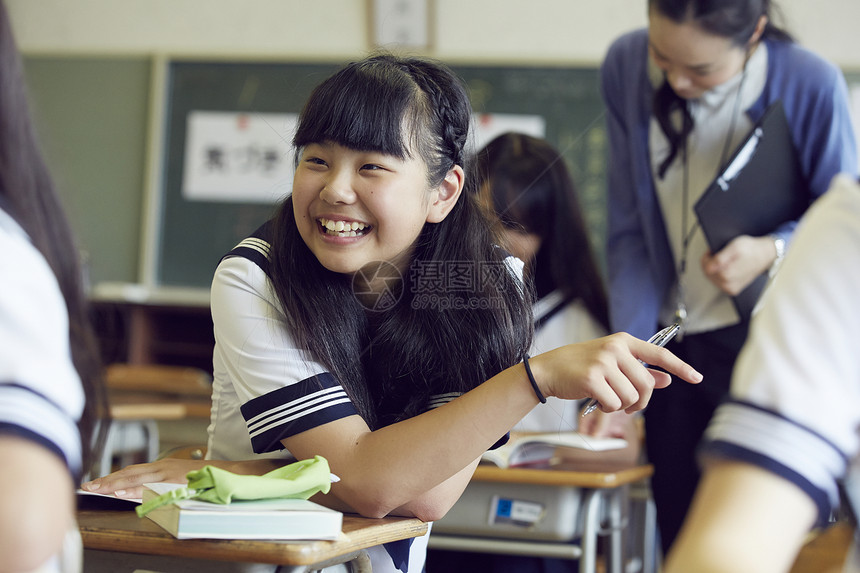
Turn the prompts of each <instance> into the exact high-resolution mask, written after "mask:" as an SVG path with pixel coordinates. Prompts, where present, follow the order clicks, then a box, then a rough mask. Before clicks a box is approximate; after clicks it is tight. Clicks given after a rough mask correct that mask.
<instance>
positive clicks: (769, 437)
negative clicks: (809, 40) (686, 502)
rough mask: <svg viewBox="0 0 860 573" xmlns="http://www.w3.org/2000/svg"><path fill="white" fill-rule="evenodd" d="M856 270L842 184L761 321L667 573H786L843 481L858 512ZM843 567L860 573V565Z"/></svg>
mask: <svg viewBox="0 0 860 573" xmlns="http://www.w3.org/2000/svg"><path fill="white" fill-rule="evenodd" d="M857 261H860V185H858V184H857V181H856V180H854V179H852V178H848V177H839V178H837V179H835V180H834V183H833V187H832V189H831V191H829V192H828V193H827V195H826V196H825V197H823V198H821V199H820V200H819V201H817V202H816V203H815V204H814V205H813V206H812V207H811V208H810V209H809V212H808V213H807V215H806V216H805V217H804V218H803V219H802V220H801V223H800V226H799V227H798V229H797V233H796V237H795V240H794V243H793V245H792V248H791V251H790V252H789V254H788V255H787V256H786V258H785V262H784V264H783V267H782V269H781V270H780V272H779V274H778V275H777V276H776V278H775V279H774V281H773V283H772V284H771V285H770V286H769V287H768V289H767V290H766V291H765V293H764V295H763V300H762V302H761V307H760V310H759V311H758V312H757V313H756V315H755V316H754V317H753V320H752V325H751V327H750V335H749V340H748V341H747V344H746V346H745V347H744V349H743V351H742V352H741V355H740V357H739V358H738V364H737V369H736V370H735V373H734V376H733V378H732V388H731V400H730V401H729V402H727V403H726V404H724V405H722V406H720V407H719V409H718V410H717V412H716V414H715V415H714V418H713V420H712V421H711V424H710V426H709V427H708V430H707V432H706V434H705V442H704V445H703V451H702V460H703V462H704V463H705V465H704V474H703V476H702V483H701V485H700V486H699V490H698V492H697V493H696V499H695V502H694V504H693V506H692V508H691V510H690V515H689V517H688V519H687V521H686V523H685V524H684V528H683V530H682V532H681V535H680V536H679V538H678V541H677V543H676V544H675V546H674V547H673V549H672V553H671V554H670V557H669V560H668V562H667V573H668V572H669V571H671V572H672V573H675V572H686V571H702V572H717V571H720V572H726V573H728V572H735V571H757V572H760V573H769V572H776V571H787V570H788V569H789V567H790V566H791V564H792V562H793V561H794V559H795V556H796V554H797V552H798V550H799V548H800V547H801V545H802V543H803V541H804V540H805V536H806V534H807V533H808V531H809V529H810V528H811V527H813V526H823V525H825V524H826V523H827V521H828V519H829V517H830V515H831V514H832V513H834V512H835V510H836V508H837V507H838V505H839V492H838V484H839V482H840V481H844V482H846V484H847V488H846V489H847V491H848V497H849V499H852V500H853V502H854V504H855V507H854V511H855V512H856V510H857V505H856V504H857V503H858V502H860V481H857V478H858V477H860V407H858V405H860V353H858V352H857V324H858V321H860V297H858V296H857V293H858V292H860V265H858V264H857ZM849 476H850V477H849ZM846 478H848V479H846ZM846 513H847V512H846ZM822 570H823V569H822ZM847 570H849V571H860V562H858V561H857V560H856V556H855V557H854V559H852V562H851V566H850V567H849V568H848V569H847Z"/></svg>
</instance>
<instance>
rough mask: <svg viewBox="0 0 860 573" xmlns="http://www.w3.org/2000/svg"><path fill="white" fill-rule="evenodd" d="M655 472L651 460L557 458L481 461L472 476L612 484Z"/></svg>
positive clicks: (593, 485) (495, 479) (543, 482)
mask: <svg viewBox="0 0 860 573" xmlns="http://www.w3.org/2000/svg"><path fill="white" fill-rule="evenodd" d="M653 473H654V467H653V466H652V465H650V464H629V463H615V462H612V463H610V462H600V461H589V462H582V461H577V462H574V461H564V460H557V461H553V462H551V463H550V464H548V465H546V466H541V467H533V468H532V467H529V468H524V467H518V468H499V467H496V466H492V465H485V464H482V465H479V466H478V468H477V469H476V470H475V475H474V476H473V477H472V479H473V480H475V481H487V482H504V483H525V484H536V485H552V486H572V487H588V488H612V487H619V486H622V485H626V484H629V483H633V482H636V481H639V480H641V479H643V478H646V477H649V476H650V475H651V474H653Z"/></svg>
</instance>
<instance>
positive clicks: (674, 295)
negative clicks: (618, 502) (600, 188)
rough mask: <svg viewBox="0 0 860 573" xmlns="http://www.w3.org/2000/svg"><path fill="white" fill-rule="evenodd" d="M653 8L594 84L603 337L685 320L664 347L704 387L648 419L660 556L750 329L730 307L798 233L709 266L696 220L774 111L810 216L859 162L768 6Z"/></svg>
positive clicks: (837, 105) (836, 114)
mask: <svg viewBox="0 0 860 573" xmlns="http://www.w3.org/2000/svg"><path fill="white" fill-rule="evenodd" d="M648 9H649V26H648V29H646V30H638V31H635V32H632V33H629V34H627V35H624V36H622V37H621V38H619V39H618V40H616V41H615V42H614V44H613V45H612V46H611V48H610V50H609V52H608V54H607V56H606V59H605V61H604V63H603V66H602V69H601V72H602V92H603V96H604V100H605V103H606V107H607V118H608V119H607V122H608V131H609V141H610V159H609V166H608V170H607V171H608V173H609V189H608V192H609V196H608V202H609V231H608V245H607V261H608V273H609V297H610V317H611V325H612V329H613V330H620V331H627V332H630V333H632V334H634V335H636V336H639V337H647V336H649V335H650V334H651V333H653V332H654V331H655V330H656V329H658V328H659V327H662V326H666V325H668V324H671V323H673V322H675V321H677V320H679V319H681V318H683V335H682V336H679V337H678V338H676V339H675V341H673V342H671V343H670V344H669V347H670V348H672V349H673V351H674V352H677V353H678V354H679V355H681V356H684V357H685V360H687V361H689V362H690V363H691V364H694V365H696V367H697V368H699V369H701V370H703V372H704V373H705V378H706V379H707V380H708V383H707V384H704V385H702V386H700V387H698V388H689V387H685V386H687V385H684V384H679V385H676V386H673V387H671V388H670V390H669V391H668V392H666V393H663V395H661V396H658V399H656V400H654V401H653V402H652V403H651V405H650V407H649V408H648V410H647V411H646V413H645V428H646V430H645V437H646V442H647V452H648V457H649V460H650V461H651V462H652V463H654V464H655V474H654V477H653V480H652V487H653V492H654V499H655V502H656V505H657V518H658V523H659V527H660V533H661V536H662V541H663V547H664V549H665V548H667V547H668V545H669V544H670V543H671V541H672V539H673V538H674V536H675V535H676V532H677V529H678V528H679V527H680V524H681V522H682V520H683V518H684V514H685V513H686V510H687V507H688V505H689V500H690V498H691V496H692V493H693V490H694V488H695V484H696V481H697V479H698V470H697V468H696V464H695V461H694V456H693V450H694V448H695V446H696V444H697V442H698V441H699V438H700V437H701V434H702V432H703V431H704V428H705V425H706V424H707V421H708V420H709V419H710V417H711V414H712V412H713V409H714V408H715V407H716V405H717V404H718V403H719V402H720V400H721V399H722V398H723V397H724V396H725V394H726V392H727V391H728V386H729V378H730V374H731V370H732V366H733V365H734V361H735V358H736V356H737V352H738V351H739V349H740V347H741V345H742V344H743V342H744V340H745V338H746V333H747V322H746V321H745V320H744V319H743V317H740V316H739V315H738V313H737V311H736V310H735V308H734V306H733V304H732V301H731V295H733V294H736V293H738V292H740V291H741V290H743V289H744V288H745V287H746V286H747V285H748V284H749V283H750V282H751V281H752V280H753V279H754V278H755V277H757V276H758V275H760V274H761V273H763V272H766V271H768V269H769V268H770V267H771V266H772V265H773V264H774V262H775V261H776V260H777V255H778V248H781V247H782V246H787V244H788V243H789V242H790V239H791V235H792V232H793V230H794V227H795V224H796V222H795V221H790V222H787V223H785V224H783V225H781V226H780V227H779V228H777V229H774V231H773V235H772V236H763V237H749V236H740V237H737V238H736V239H735V240H733V241H732V242H730V243H729V244H728V245H727V246H726V247H725V248H724V249H723V250H722V251H720V252H718V253H710V252H709V249H708V246H707V243H706V241H705V238H704V236H703V235H702V232H701V229H700V228H699V227H698V224H697V221H696V217H695V214H694V212H693V210H692V209H693V205H694V204H695V203H696V200H697V199H698V198H699V197H700V196H701V193H702V192H703V191H704V190H705V188H706V187H707V185H708V184H709V183H710V182H711V180H712V179H713V178H714V177H715V175H716V174H717V172H718V170H719V169H720V167H721V166H722V165H724V164H725V162H726V159H727V158H728V157H729V156H730V155H731V153H732V152H733V151H734V150H735V148H736V146H737V145H738V143H739V142H740V141H741V140H742V139H743V138H744V137H745V136H746V135H747V133H748V132H749V130H750V128H751V126H752V125H753V124H754V122H756V121H757V120H758V119H760V118H761V116H762V114H763V112H764V111H765V109H766V108H767V106H768V105H769V104H771V103H773V102H775V101H777V100H782V102H783V105H784V107H785V112H786V116H787V118H788V122H789V124H790V129H791V133H792V139H793V143H794V145H795V146H796V148H797V152H798V155H799V158H800V163H801V165H802V170H803V174H804V176H805V177H806V179H807V181H808V183H809V190H810V196H809V198H810V201H811V200H813V199H815V198H816V197H818V196H819V195H821V194H822V193H824V192H825V190H826V189H827V186H828V185H829V183H830V180H831V179H832V178H833V176H834V175H836V174H837V173H840V172H849V173H856V171H857V159H856V158H857V148H856V142H855V139H854V134H853V131H852V125H851V120H850V117H849V108H848V99H847V89H846V85H845V81H844V78H843V77H842V74H841V73H840V72H839V70H838V69H837V68H836V67H835V66H833V65H831V64H830V63H828V62H825V61H823V60H822V59H821V58H819V57H817V56H815V55H814V54H812V53H810V52H809V51H807V50H805V49H803V48H802V47H800V46H798V45H797V44H795V43H794V42H792V41H791V39H790V38H789V37H788V36H787V35H786V34H785V32H783V31H782V30H780V29H779V28H777V27H775V26H774V24H773V21H772V18H771V3H770V2H768V1H765V0H726V1H724V2H718V3H714V2H703V1H698V0H650V1H649V2H648ZM774 168H775V169H779V168H780V167H779V166H774ZM761 208H762V209H767V205H762V206H761ZM679 339H680V340H679Z"/></svg>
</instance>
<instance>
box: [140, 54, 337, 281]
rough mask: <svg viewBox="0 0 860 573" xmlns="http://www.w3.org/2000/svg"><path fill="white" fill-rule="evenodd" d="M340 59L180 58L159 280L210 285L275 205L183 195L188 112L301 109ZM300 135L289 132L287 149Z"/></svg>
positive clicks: (170, 100)
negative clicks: (224, 259)
mask: <svg viewBox="0 0 860 573" xmlns="http://www.w3.org/2000/svg"><path fill="white" fill-rule="evenodd" d="M337 67H338V65H337V64H282V63H251V62H230V63H223V62H183V61H175V62H172V63H171V64H170V66H169V70H168V85H167V108H166V109H167V113H166V118H165V122H166V125H165V134H166V141H165V147H164V153H165V156H164V157H165V159H164V180H163V197H162V201H161V216H160V218H159V221H160V230H159V237H158V252H157V256H156V267H157V268H156V273H155V278H156V282H157V283H158V284H159V285H160V286H187V287H208V286H209V284H210V283H211V280H212V274H213V272H214V270H215V267H216V266H217V264H218V261H219V259H220V258H221V256H222V255H224V254H225V253H226V252H227V251H229V250H230V249H232V248H233V246H235V245H236V243H238V242H239V241H240V240H242V239H243V238H245V237H246V236H248V234H250V233H251V231H253V230H254V229H256V228H257V227H258V226H259V225H261V224H262V223H263V222H265V221H266V220H267V219H268V218H269V217H271V215H272V213H273V206H272V205H266V204H260V203H236V202H222V201H217V202H216V201H200V200H188V199H187V198H186V197H184V196H183V193H182V182H183V169H184V163H185V145H186V137H187V135H188V134H187V118H188V114H189V113H191V112H194V111H233V112H249V113H265V112H275V113H286V112H294V113H297V112H299V111H300V110H301V108H302V106H303V105H304V102H305V100H306V99H307V97H308V95H310V92H311V91H312V90H313V88H314V86H316V85H317V84H318V83H320V82H321V81H322V80H323V79H324V78H326V77H328V76H329V75H330V74H331V73H332V72H333V71H334V70H335V69H337ZM291 135H292V134H289V133H287V134H284V139H285V141H284V144H283V153H284V154H285V155H286V154H288V152H289V148H290V145H289V140H290V138H291Z"/></svg>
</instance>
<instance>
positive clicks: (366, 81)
mask: <svg viewBox="0 0 860 573" xmlns="http://www.w3.org/2000/svg"><path fill="white" fill-rule="evenodd" d="M418 93H419V92H418V89H417V87H416V85H415V83H414V82H413V80H412V79H411V77H410V76H409V75H408V74H407V73H405V72H404V71H402V70H401V69H393V68H392V66H382V65H379V64H378V63H376V62H374V61H365V62H360V63H354V64H350V65H348V66H347V67H345V68H344V69H342V70H341V71H340V72H338V73H337V74H335V75H334V76H332V77H330V78H329V79H327V80H326V81H324V82H323V83H322V84H320V85H319V86H317V88H316V89H315V90H314V93H313V94H312V95H311V97H310V99H309V100H308V103H307V105H306V106H305V108H304V110H302V114H301V116H300V118H299V126H298V129H297V131H296V135H295V137H294V138H293V145H294V146H295V147H296V148H301V147H303V146H305V145H309V144H311V143H322V142H324V141H328V142H332V143H337V144H339V145H342V146H344V147H348V148H350V149H355V150H360V151H376V152H381V153H385V154H389V155H393V156H395V157H398V158H401V159H405V158H406V157H409V155H410V153H409V149H410V148H409V146H408V144H407V142H405V141H404V140H403V134H404V115H405V114H406V112H407V110H408V109H409V108H411V107H413V105H414V103H415V102H414V100H415V99H416V97H417V94H418ZM380 102H385V105H380ZM410 119H411V118H410ZM407 125H408V124H407Z"/></svg>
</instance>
